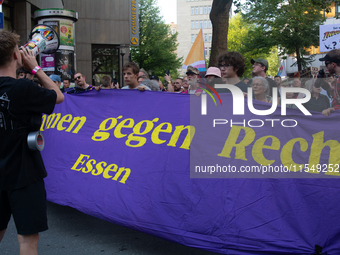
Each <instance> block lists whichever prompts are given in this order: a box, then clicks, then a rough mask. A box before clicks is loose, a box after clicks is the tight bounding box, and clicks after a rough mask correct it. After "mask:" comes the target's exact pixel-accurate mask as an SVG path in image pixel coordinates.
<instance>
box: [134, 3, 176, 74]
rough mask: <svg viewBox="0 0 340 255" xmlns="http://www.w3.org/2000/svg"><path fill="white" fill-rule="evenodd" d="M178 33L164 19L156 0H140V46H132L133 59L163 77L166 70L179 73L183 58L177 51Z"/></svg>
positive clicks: (141, 66) (142, 66) (147, 69)
mask: <svg viewBox="0 0 340 255" xmlns="http://www.w3.org/2000/svg"><path fill="white" fill-rule="evenodd" d="M177 35H178V33H175V34H171V30H170V26H169V25H166V24H165V23H164V21H162V16H161V15H160V11H159V8H158V7H157V6H156V0H140V1H139V46H136V47H131V49H130V50H131V53H132V61H134V62H136V63H137V64H138V65H139V67H140V68H144V69H145V70H146V71H149V70H151V71H152V74H154V75H158V76H159V77H163V76H164V73H165V71H166V70H170V71H171V75H172V76H173V77H175V75H177V68H179V67H180V66H181V62H182V59H178V58H177V55H176V53H175V51H176V49H177Z"/></svg>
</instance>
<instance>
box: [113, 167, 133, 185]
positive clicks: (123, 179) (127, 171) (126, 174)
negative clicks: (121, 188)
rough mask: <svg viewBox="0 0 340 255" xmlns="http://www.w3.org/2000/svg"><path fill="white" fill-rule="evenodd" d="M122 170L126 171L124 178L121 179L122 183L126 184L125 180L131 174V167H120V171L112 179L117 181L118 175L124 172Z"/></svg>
mask: <svg viewBox="0 0 340 255" xmlns="http://www.w3.org/2000/svg"><path fill="white" fill-rule="evenodd" d="M122 172H125V174H124V176H123V178H122V179H121V180H120V181H119V182H121V183H124V184H125V181H126V180H127V178H128V177H129V176H130V173H131V170H130V168H124V167H120V168H119V169H118V173H117V174H116V175H115V176H114V177H113V178H112V180H114V181H117V180H118V177H119V176H120V175H121V174H122Z"/></svg>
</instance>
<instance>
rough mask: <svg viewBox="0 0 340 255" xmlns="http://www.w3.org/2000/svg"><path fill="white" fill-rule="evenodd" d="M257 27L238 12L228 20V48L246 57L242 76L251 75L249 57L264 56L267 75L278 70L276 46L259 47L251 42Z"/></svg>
mask: <svg viewBox="0 0 340 255" xmlns="http://www.w3.org/2000/svg"><path fill="white" fill-rule="evenodd" d="M256 30H257V27H256V26H255V25H254V24H251V23H249V22H247V21H246V20H245V19H244V18H242V16H241V15H240V14H236V15H235V16H234V17H233V18H231V19H230V21H229V30H228V50H229V51H238V52H240V53H241V54H242V55H243V57H244V58H245V59H246V70H245V72H244V75H243V77H248V78H250V77H251V72H252V70H253V67H252V66H253V65H252V64H251V62H250V61H251V59H256V58H265V59H267V60H268V63H269V70H268V71H267V74H268V75H271V76H275V75H276V74H277V71H278V67H279V63H278V53H277V47H271V46H270V45H267V44H262V46H261V47H258V48H257V47H256V48H255V47H254V46H253V45H252V44H251V43H249V42H251V41H253V40H254V39H255V35H256Z"/></svg>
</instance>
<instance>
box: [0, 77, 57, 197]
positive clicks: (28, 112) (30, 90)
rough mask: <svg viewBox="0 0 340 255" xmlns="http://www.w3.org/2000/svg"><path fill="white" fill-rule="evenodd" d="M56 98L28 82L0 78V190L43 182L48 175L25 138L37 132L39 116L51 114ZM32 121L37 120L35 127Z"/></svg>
mask: <svg viewBox="0 0 340 255" xmlns="http://www.w3.org/2000/svg"><path fill="white" fill-rule="evenodd" d="M56 98H57V94H56V92H55V91H53V90H48V89H45V88H41V87H39V86H38V85H37V84H36V83H34V82H33V81H30V80H28V79H18V80H16V79H14V78H11V77H0V141H1V145H0V190H11V189H17V188H21V187H24V186H27V185H29V184H31V183H33V182H36V181H39V180H42V179H43V178H44V177H46V175H47V173H46V170H45V167H44V163H43V161H42V158H41V155H40V152H39V151H31V150H30V149H29V148H28V145H27V135H28V134H29V133H30V132H31V131H37V130H39V121H40V122H41V114H42V113H46V114H50V113H52V112H53V109H54V106H55V102H56ZM32 119H35V120H38V125H37V124H36V125H35V127H33V125H32V124H31V122H32Z"/></svg>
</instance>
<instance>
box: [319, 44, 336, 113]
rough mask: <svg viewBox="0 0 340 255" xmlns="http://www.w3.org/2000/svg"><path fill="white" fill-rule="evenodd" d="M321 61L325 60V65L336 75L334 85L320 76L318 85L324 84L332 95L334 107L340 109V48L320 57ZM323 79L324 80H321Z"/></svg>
mask: <svg viewBox="0 0 340 255" xmlns="http://www.w3.org/2000/svg"><path fill="white" fill-rule="evenodd" d="M319 60H320V61H325V66H326V68H327V69H328V72H329V73H330V74H333V75H335V79H334V81H333V83H332V85H329V83H328V82H327V81H326V79H325V78H324V77H318V80H317V81H316V83H315V86H316V87H320V86H322V88H323V89H324V90H326V91H327V94H328V95H329V96H331V97H332V105H331V106H332V108H334V109H335V110H339V109H340V80H339V76H340V50H339V49H335V50H331V51H329V52H328V53H327V54H326V55H325V56H324V57H323V58H320V59H319ZM320 80H322V82H319V81H320Z"/></svg>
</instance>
